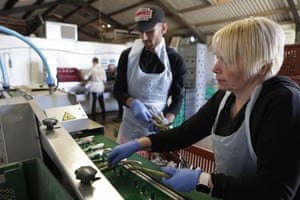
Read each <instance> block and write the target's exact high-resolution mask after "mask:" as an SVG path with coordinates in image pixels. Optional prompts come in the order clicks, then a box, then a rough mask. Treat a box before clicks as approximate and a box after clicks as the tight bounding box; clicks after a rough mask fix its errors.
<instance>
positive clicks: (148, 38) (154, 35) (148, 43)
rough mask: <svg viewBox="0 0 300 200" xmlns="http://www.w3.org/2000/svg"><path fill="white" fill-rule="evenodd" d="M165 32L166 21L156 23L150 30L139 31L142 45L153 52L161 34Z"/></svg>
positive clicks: (161, 36)
mask: <svg viewBox="0 0 300 200" xmlns="http://www.w3.org/2000/svg"><path fill="white" fill-rule="evenodd" d="M166 32H167V24H166V23H157V24H156V25H155V26H154V27H153V29H152V30H150V31H148V32H140V38H141V39H142V41H143V43H144V46H145V47H146V48H147V49H148V50H150V51H152V52H154V49H155V47H156V46H157V45H158V44H159V43H160V42H161V40H162V38H163V34H165V33H166Z"/></svg>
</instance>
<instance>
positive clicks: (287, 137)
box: [109, 17, 300, 200]
mask: <svg viewBox="0 0 300 200" xmlns="http://www.w3.org/2000/svg"><path fill="white" fill-rule="evenodd" d="M212 48H213V50H214V52H215V54H216V57H217V62H216V64H215V66H214V67H213V72H214V73H215V74H216V79H217V81H218V86H219V90H218V91H217V92H216V93H215V95H214V96H213V97H212V98H211V99H210V100H209V101H208V102H207V103H206V104H205V105H204V106H203V107H202V108H200V110H199V111H198V112H197V113H196V114H195V115H194V116H193V117H191V118H190V119H189V120H187V121H185V122H184V123H183V124H182V125H181V126H180V127H177V128H175V129H172V130H170V131H168V132H164V133H163V134H155V135H150V136H148V137H144V138H140V139H138V140H135V141H131V142H129V143H126V144H123V145H119V146H117V147H116V148H115V149H113V151H112V152H111V153H110V155H109V162H111V163H112V165H116V164H117V163H118V162H119V161H120V160H121V159H123V158H125V157H128V156H129V155H131V154H132V153H133V152H135V151H138V150H140V149H151V151H155V152H164V151H171V150H176V149H180V148H183V147H187V146H189V145H191V144H193V143H195V142H197V141H199V140H201V139H202V138H204V137H206V136H208V135H210V134H211V135H212V142H213V151H214V154H215V161H216V173H213V174H208V173H206V172H203V171H202V170H201V169H197V170H191V169H176V168H169V167H163V168H162V170H163V171H164V172H166V173H169V174H170V175H171V178H169V179H166V178H163V180H162V181H163V183H165V184H167V185H170V186H172V187H174V188H175V189H176V190H179V191H183V192H186V191H189V190H192V189H197V190H199V191H203V192H207V193H209V192H210V193H211V195H212V196H214V197H218V198H222V199H230V200H234V199H238V200H241V199H243V200H245V199H272V200H274V199H300V186H299V185H300V155H299V152H300V123H299V122H300V103H299V102H300V88H299V86H298V85H297V84H295V83H294V82H293V81H291V80H290V79H289V78H286V77H282V76H278V75H277V74H278V72H279V70H280V67H281V65H282V61H283V53H284V32H283V31H282V29H281V28H280V26H279V25H278V24H276V23H275V22H273V21H271V20H269V19H267V18H263V17H251V18H248V19H244V20H239V21H236V22H234V23H232V24H230V25H227V26H225V27H224V28H222V29H221V30H219V31H218V32H216V33H215V35H214V36H213V39H212Z"/></svg>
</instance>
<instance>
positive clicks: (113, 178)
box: [94, 135, 216, 200]
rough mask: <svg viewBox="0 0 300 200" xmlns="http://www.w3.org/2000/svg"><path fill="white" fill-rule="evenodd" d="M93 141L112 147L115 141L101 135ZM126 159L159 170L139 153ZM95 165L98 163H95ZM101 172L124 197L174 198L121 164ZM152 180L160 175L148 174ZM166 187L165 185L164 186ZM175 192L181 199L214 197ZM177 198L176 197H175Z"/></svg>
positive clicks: (157, 179)
mask: <svg viewBox="0 0 300 200" xmlns="http://www.w3.org/2000/svg"><path fill="white" fill-rule="evenodd" d="M94 139H95V141H96V142H97V143H104V144H105V147H111V148H113V147H114V146H115V145H116V143H115V142H113V141H111V140H110V139H108V138H106V137H105V136H103V135H96V136H95V138H94ZM128 159H131V160H138V161H141V162H142V163H143V164H142V166H143V167H146V168H149V169H154V170H160V166H158V165H156V164H154V163H153V162H151V161H150V160H147V159H145V158H143V157H141V156H139V155H136V154H134V155H132V156H131V157H129V158H128ZM95 164H96V165H97V164H99V163H95ZM102 172H103V174H104V175H105V176H106V177H107V178H108V179H109V181H110V182H111V184H112V185H114V187H115V188H116V189H117V190H118V192H119V193H120V194H121V195H122V196H123V197H124V199H129V200H130V199H135V200H144V199H148V200H149V199H152V200H168V199H174V198H173V197H170V196H168V195H166V194H164V192H162V191H161V190H160V189H158V188H156V187H155V186H154V185H155V184H152V183H150V182H149V181H147V180H143V178H141V177H139V176H137V175H136V174H135V173H133V172H132V171H131V170H128V169H126V168H125V167H123V166H120V167H117V168H116V169H115V170H112V169H109V170H104V171H102ZM150 176H151V177H152V179H153V180H155V181H158V182H161V181H160V180H161V177H158V176H155V175H150ZM165 187H166V186H165ZM172 191H173V192H174V193H175V194H177V195H180V196H181V197H183V199H197V200H213V199H215V200H216V198H212V197H210V196H209V195H207V194H204V193H202V192H197V191H191V192H187V193H179V192H176V191H174V190H172ZM175 199H177V198H175Z"/></svg>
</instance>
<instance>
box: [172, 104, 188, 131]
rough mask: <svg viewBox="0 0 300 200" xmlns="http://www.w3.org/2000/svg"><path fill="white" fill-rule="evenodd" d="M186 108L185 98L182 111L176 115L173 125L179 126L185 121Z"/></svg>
mask: <svg viewBox="0 0 300 200" xmlns="http://www.w3.org/2000/svg"><path fill="white" fill-rule="evenodd" d="M184 109H185V101H184V98H183V101H182V104H181V107H180V111H179V113H178V115H177V116H176V117H175V119H174V121H173V127H174V128H175V127H177V126H180V125H181V124H182V123H183V122H184Z"/></svg>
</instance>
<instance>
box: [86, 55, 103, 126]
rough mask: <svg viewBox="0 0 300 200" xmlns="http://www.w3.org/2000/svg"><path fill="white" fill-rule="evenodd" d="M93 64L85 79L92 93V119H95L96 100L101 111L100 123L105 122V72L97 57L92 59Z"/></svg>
mask: <svg viewBox="0 0 300 200" xmlns="http://www.w3.org/2000/svg"><path fill="white" fill-rule="evenodd" d="M92 63H93V66H92V67H91V68H90V70H89V72H88V74H87V76H86V77H87V78H86V79H87V80H89V82H90V91H91V93H92V119H93V120H94V121H96V116H97V111H96V108H97V106H96V102H97V100H98V102H99V105H100V108H101V113H102V123H103V124H105V104H104V97H103V93H104V89H105V85H104V84H105V82H106V72H105V70H104V69H103V67H101V66H100V65H99V59H98V58H96V57H94V58H93V60H92Z"/></svg>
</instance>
